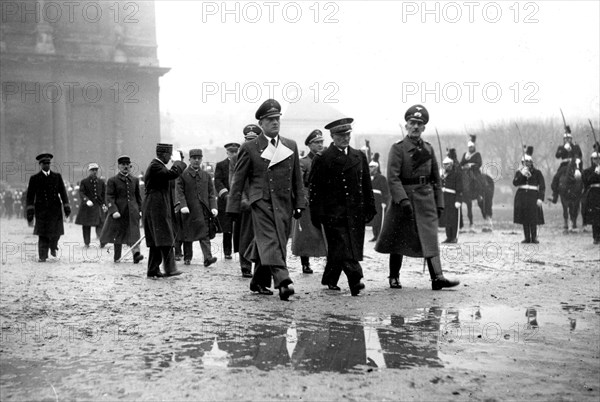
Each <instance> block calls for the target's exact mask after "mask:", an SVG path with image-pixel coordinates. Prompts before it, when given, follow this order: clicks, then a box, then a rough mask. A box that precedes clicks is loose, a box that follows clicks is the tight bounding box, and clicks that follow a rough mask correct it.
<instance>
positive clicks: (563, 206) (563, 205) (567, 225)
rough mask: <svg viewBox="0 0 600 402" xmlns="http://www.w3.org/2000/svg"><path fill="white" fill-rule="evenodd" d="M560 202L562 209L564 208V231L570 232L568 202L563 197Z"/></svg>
mask: <svg viewBox="0 0 600 402" xmlns="http://www.w3.org/2000/svg"><path fill="white" fill-rule="evenodd" d="M560 202H561V204H562V208H563V220H564V221H565V224H564V226H563V229H564V230H569V210H568V203H567V200H565V199H564V198H562V197H561V200H560Z"/></svg>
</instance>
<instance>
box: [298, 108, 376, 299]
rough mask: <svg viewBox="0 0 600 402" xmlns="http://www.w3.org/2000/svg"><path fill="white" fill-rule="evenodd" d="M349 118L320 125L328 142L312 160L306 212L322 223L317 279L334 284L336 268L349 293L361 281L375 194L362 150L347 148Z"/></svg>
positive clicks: (354, 292)
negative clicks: (323, 252) (322, 261)
mask: <svg viewBox="0 0 600 402" xmlns="http://www.w3.org/2000/svg"><path fill="white" fill-rule="evenodd" d="M353 121H354V119H351V118H344V119H339V120H336V121H333V122H331V123H329V124H328V125H326V126H325V129H326V130H330V132H331V138H332V139H333V143H332V144H331V146H329V148H327V150H325V151H324V152H323V154H322V155H317V156H316V157H315V159H314V162H313V166H312V170H311V172H310V177H309V182H310V216H311V221H312V223H313V225H314V226H315V227H316V228H318V229H320V228H321V225H323V229H324V230H325V238H326V239H327V265H326V266H325V272H324V273H323V278H322V280H321V283H322V284H323V285H327V286H328V287H329V289H332V290H340V288H339V287H338V286H337V283H338V280H339V278H340V274H341V273H342V271H344V273H345V274H346V277H347V278H348V286H349V287H350V293H351V294H352V296H358V294H359V293H360V291H361V290H362V289H364V288H365V285H364V283H363V282H362V278H363V271H362V267H361V266H360V262H359V261H362V259H363V245H364V240H365V224H366V223H367V222H369V221H370V220H372V219H373V217H374V216H375V213H376V211H375V199H374V198H373V188H372V187H371V177H370V176H369V164H368V162H367V157H366V155H365V154H364V153H363V152H361V151H359V150H357V149H354V148H352V147H350V133H351V132H352V122H353Z"/></svg>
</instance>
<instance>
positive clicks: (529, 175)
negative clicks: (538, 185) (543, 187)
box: [521, 166, 531, 177]
mask: <svg viewBox="0 0 600 402" xmlns="http://www.w3.org/2000/svg"><path fill="white" fill-rule="evenodd" d="M521 174H522V175H523V176H525V177H531V172H529V169H528V168H527V166H524V167H522V168H521Z"/></svg>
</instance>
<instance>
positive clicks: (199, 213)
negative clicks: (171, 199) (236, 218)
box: [176, 149, 218, 267]
mask: <svg viewBox="0 0 600 402" xmlns="http://www.w3.org/2000/svg"><path fill="white" fill-rule="evenodd" d="M201 163H202V150H201V149H192V150H190V165H189V166H188V167H187V169H185V170H184V171H183V173H182V174H181V176H179V178H178V179H177V181H176V194H177V202H178V203H179V206H180V212H181V224H182V232H183V261H184V264H185V265H190V264H191V261H192V258H193V257H194V251H193V244H194V242H195V241H197V240H198V241H200V248H201V249H202V255H203V256H204V266H205V267H208V266H210V265H212V264H214V263H215V262H217V257H213V255H212V252H211V250H210V237H209V228H210V219H211V217H216V216H217V215H218V211H217V201H216V196H215V186H214V185H213V182H212V178H211V177H210V174H208V173H207V172H205V171H204V170H202V169H200V164H201Z"/></svg>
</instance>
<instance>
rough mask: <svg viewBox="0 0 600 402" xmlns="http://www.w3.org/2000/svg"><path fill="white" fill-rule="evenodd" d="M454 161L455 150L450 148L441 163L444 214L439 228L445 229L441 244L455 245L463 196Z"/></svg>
mask: <svg viewBox="0 0 600 402" xmlns="http://www.w3.org/2000/svg"><path fill="white" fill-rule="evenodd" d="M457 162H458V161H457V160H456V149H454V148H451V149H450V150H449V151H448V155H447V156H446V157H445V158H444V160H443V161H442V166H443V167H444V172H443V173H442V192H443V193H444V212H443V213H442V216H441V218H440V226H442V225H443V226H444V227H445V228H446V240H444V241H443V242H442V243H456V242H457V241H458V240H457V237H456V235H457V233H458V226H459V225H458V218H459V214H460V205H461V203H462V196H463V194H462V193H463V181H462V179H461V176H460V170H459V169H460V168H459V167H458V163H457Z"/></svg>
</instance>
